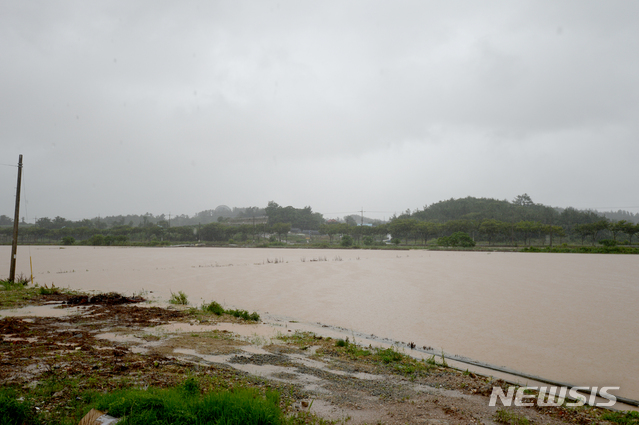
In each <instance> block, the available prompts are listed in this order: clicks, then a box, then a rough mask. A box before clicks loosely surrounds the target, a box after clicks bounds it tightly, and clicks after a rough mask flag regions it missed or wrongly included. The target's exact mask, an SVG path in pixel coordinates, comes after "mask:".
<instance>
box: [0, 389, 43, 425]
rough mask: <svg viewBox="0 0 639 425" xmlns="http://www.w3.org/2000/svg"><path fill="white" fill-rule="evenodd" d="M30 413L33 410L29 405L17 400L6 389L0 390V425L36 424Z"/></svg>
mask: <svg viewBox="0 0 639 425" xmlns="http://www.w3.org/2000/svg"><path fill="white" fill-rule="evenodd" d="M32 412H33V410H32V407H31V405H30V404H29V403H27V402H25V401H22V400H18V399H17V398H16V395H15V394H14V393H12V392H11V391H10V390H8V389H0V424H4V425H14V424H15V425H22V424H26V423H29V424H35V423H39V422H36V418H35V417H34V415H33V413H32Z"/></svg>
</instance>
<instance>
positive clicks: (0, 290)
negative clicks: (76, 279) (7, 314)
mask: <svg viewBox="0 0 639 425" xmlns="http://www.w3.org/2000/svg"><path fill="white" fill-rule="evenodd" d="M29 281H30V280H29V279H28V278H26V277H24V276H23V275H20V276H18V277H16V281H15V282H10V281H9V280H0V308H3V309H7V308H18V307H22V306H24V305H25V304H28V303H29V301H31V300H34V299H36V298H38V297H40V296H42V295H52V294H59V293H62V292H64V293H67V294H74V293H75V292H74V291H71V290H69V289H66V288H58V287H57V286H55V285H53V284H51V287H48V286H47V285H44V286H39V285H37V284H36V285H34V286H29V285H27V283H28V282H29Z"/></svg>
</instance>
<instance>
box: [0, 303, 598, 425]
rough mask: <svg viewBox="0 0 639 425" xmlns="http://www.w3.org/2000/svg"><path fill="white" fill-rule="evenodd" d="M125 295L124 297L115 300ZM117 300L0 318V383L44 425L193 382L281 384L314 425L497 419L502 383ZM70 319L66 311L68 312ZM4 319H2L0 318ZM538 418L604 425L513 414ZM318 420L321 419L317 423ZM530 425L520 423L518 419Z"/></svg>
mask: <svg viewBox="0 0 639 425" xmlns="http://www.w3.org/2000/svg"><path fill="white" fill-rule="evenodd" d="M118 300H119V301H118ZM131 301H141V300H131V299H129V300H123V299H120V298H119V297H118V296H116V295H107V296H92V297H91V298H89V297H88V296H87V298H86V299H85V298H84V296H78V295H67V294H57V295H49V296H40V297H37V298H36V299H34V300H33V301H32V302H33V303H36V304H40V305H41V306H43V307H45V308H46V309H49V310H51V311H56V313H55V314H53V315H52V316H47V315H46V312H42V311H40V312H38V314H37V315H34V314H32V315H30V316H29V315H26V316H8V317H2V318H1V319H0V337H1V341H0V383H1V385H2V387H3V388H9V387H10V388H13V389H15V390H16V391H17V392H18V393H19V394H22V396H23V397H28V398H30V399H33V400H34V401H35V406H36V408H37V409H38V411H39V412H40V414H41V415H43V417H44V418H46V419H47V422H48V423H57V422H60V421H62V420H63V419H65V418H67V419H68V418H75V419H79V418H80V417H81V416H82V415H84V414H85V413H86V411H88V410H89V409H90V407H91V406H90V399H91V397H90V394H91V392H92V391H93V392H95V391H111V390H114V389H117V388H123V387H133V386H134V387H142V388H147V387H149V386H158V387H166V386H173V385H177V384H179V383H180V382H182V381H184V380H185V379H186V377H189V376H194V377H197V379H199V380H200V382H201V384H202V385H201V387H202V391H209V390H213V389H215V388H235V387H239V386H242V387H246V386H249V387H256V388H263V389H266V388H271V389H278V390H279V391H280V392H281V394H282V395H283V398H282V407H283V408H285V409H286V410H287V411H288V412H289V413H290V414H297V415H307V416H303V417H304V418H306V419H304V420H307V422H301V423H314V422H313V421H315V422H317V421H318V420H319V419H318V418H325V419H330V420H334V421H338V422H342V421H346V420H348V423H353V424H363V423H370V424H372V423H376V424H377V423H385V424H400V423H401V424H403V423H433V424H434V423H439V424H446V423H447V424H467V423H484V424H490V423H498V420H499V416H497V415H498V410H499V409H498V408H497V407H489V406H488V397H489V395H490V393H491V391H492V388H493V387H494V386H496V385H500V386H503V387H504V389H506V387H507V385H506V384H505V383H504V382H501V381H494V380H492V379H490V378H485V377H481V376H476V375H474V374H472V373H464V372H462V371H458V370H454V369H451V368H448V367H444V366H442V365H441V364H439V365H438V364H436V362H431V363H428V362H417V361H415V360H413V359H410V358H408V357H407V356H404V355H402V353H401V351H400V350H390V351H389V350H386V351H380V350H377V351H376V350H375V349H373V348H367V349H366V348H363V347H358V346H356V345H354V344H352V343H351V344H349V343H344V342H342V343H341V346H338V345H337V344H336V340H335V339H332V338H326V337H322V336H318V335H314V334H311V333H300V332H297V333H296V332H288V330H287V329H286V328H284V329H276V330H273V329H271V331H270V332H267V331H266V330H265V329H262V328H260V326H259V325H255V324H251V323H247V322H244V321H242V320H238V319H235V318H232V317H230V316H215V315H212V314H203V313H202V312H195V311H189V310H185V309H182V310H180V309H175V308H164V307H158V306H152V305H148V304H141V303H139V302H136V303H134V302H131ZM60 312H62V313H63V314H61V313H60ZM0 316H3V314H2V312H0ZM508 410H511V411H512V412H514V414H515V415H518V416H517V417H520V418H527V419H528V420H529V421H530V422H531V423H538V424H556V423H557V424H559V423H582V424H590V423H601V419H600V417H601V413H602V412H601V410H599V409H593V408H576V409H569V408H536V407H535V408H508ZM312 415H317V416H315V417H314V416H312ZM522 420H523V419H522Z"/></svg>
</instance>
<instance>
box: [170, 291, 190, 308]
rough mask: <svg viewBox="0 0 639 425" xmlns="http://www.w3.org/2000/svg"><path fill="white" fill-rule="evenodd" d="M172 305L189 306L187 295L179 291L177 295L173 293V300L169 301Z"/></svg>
mask: <svg viewBox="0 0 639 425" xmlns="http://www.w3.org/2000/svg"><path fill="white" fill-rule="evenodd" d="M169 302H170V303H171V304H179V305H188V304H189V300H188V297H187V296H186V294H185V293H184V292H182V291H178V293H177V294H174V293H173V292H171V299H170V300H169Z"/></svg>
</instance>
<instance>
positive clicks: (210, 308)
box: [202, 301, 224, 316]
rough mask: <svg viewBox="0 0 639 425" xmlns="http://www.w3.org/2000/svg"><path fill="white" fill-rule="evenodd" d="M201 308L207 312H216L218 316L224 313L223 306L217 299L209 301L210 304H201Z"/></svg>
mask: <svg viewBox="0 0 639 425" xmlns="http://www.w3.org/2000/svg"><path fill="white" fill-rule="evenodd" d="M202 310H203V311H207V312H209V313H214V314H217V315H218V316H221V315H222V314H224V308H222V306H221V305H220V303H218V302H217V301H211V303H210V304H205V305H203V306H202Z"/></svg>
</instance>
